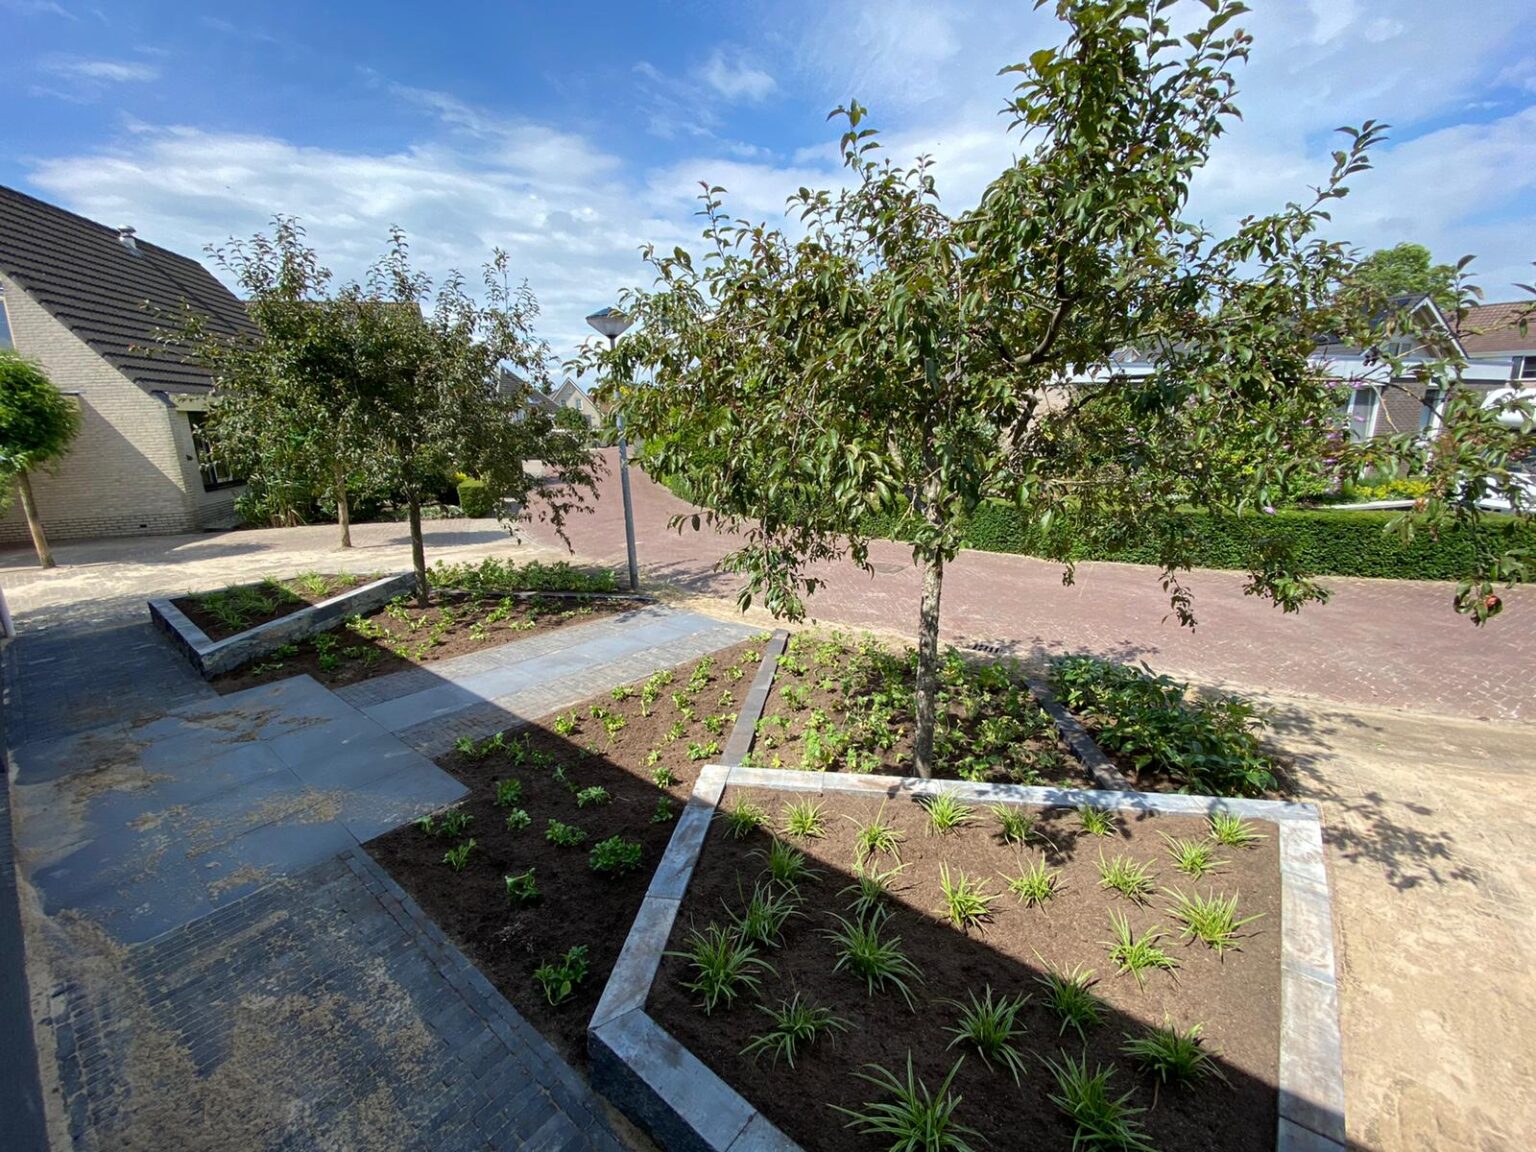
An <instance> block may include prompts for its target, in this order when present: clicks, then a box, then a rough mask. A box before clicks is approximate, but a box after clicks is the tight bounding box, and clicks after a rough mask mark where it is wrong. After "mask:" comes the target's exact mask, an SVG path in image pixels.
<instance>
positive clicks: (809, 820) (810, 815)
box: [784, 800, 827, 840]
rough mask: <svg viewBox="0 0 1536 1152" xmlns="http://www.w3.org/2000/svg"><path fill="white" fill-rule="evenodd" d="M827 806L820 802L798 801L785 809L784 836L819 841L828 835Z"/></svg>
mask: <svg viewBox="0 0 1536 1152" xmlns="http://www.w3.org/2000/svg"><path fill="white" fill-rule="evenodd" d="M825 809H826V805H824V804H822V803H821V802H820V801H818V800H797V801H795V802H794V803H793V804H787V805H785V807H784V834H785V835H786V836H798V837H800V838H801V839H802V840H819V839H821V838H822V837H823V836H825V835H826V834H827V824H826V817H825V815H824V812H825Z"/></svg>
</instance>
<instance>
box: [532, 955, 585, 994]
mask: <svg viewBox="0 0 1536 1152" xmlns="http://www.w3.org/2000/svg"><path fill="white" fill-rule="evenodd" d="M586 978H587V946H586V945H585V944H577V945H575V946H574V947H572V948H570V949H568V950H567V951H566V954H565V955H564V956H562V957H561V958H560V959H559V960H546V961H545V962H544V963H543V964H541V965H539V967H537V968H535V969H534V970H533V980H534V983H536V984H537V985H538V986H539V987H540V988H542V989H543V990H544V998H545V999H546V1000H548V1001H549V1002H550V1003H551V1004H553V1005H555V1006H559V1005H560V1004H563V1003H565V1001H567V1000H569V999H570V998H571V996H572V994H573V993H575V991H576V986H577V985H578V984H580V983H581V982H582V981H583V980H585V979H586Z"/></svg>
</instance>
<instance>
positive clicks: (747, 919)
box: [726, 884, 797, 948]
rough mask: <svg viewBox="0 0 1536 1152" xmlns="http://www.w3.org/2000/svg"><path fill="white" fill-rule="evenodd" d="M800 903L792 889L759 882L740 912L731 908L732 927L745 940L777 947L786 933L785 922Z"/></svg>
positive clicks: (765, 946)
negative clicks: (785, 889)
mask: <svg viewBox="0 0 1536 1152" xmlns="http://www.w3.org/2000/svg"><path fill="white" fill-rule="evenodd" d="M796 904H797V901H796V900H795V897H794V894H793V892H792V891H775V890H774V887H773V886H772V885H771V884H759V885H758V886H757V887H755V888H753V889H752V896H751V899H749V900H747V902H746V904H745V905H744V906H743V907H742V909H741V911H740V912H731V911H730V909H729V908H727V909H726V912H727V914H728V915H729V916H730V918H731V927H733V928H734V929H736V934H737V935H738V936H740V937H741V938H742V939H743V940H746V941H747V942H749V943H751V944H758V945H761V946H762V947H764V948H776V947H778V945H779V942H780V941H781V940H782V939H783V937H784V925H785V924H786V923H787V922H788V921H789V918H790V917H791V916H793V915H795V907H796Z"/></svg>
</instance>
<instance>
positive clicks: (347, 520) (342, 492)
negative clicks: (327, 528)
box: [331, 463, 352, 548]
mask: <svg viewBox="0 0 1536 1152" xmlns="http://www.w3.org/2000/svg"><path fill="white" fill-rule="evenodd" d="M331 479H332V481H333V482H334V484H335V489H336V523H337V524H338V525H339V526H340V527H341V546H342V547H343V548H350V547H352V507H351V505H349V504H348V503H347V474H346V472H345V471H343V469H342V467H341V465H340V464H339V463H337V464H333V465H332V466H331Z"/></svg>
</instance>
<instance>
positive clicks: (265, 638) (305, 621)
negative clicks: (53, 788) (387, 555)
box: [149, 572, 416, 680]
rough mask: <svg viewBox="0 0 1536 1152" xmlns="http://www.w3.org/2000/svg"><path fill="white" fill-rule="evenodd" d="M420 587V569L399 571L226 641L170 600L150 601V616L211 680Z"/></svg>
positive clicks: (257, 626)
mask: <svg viewBox="0 0 1536 1152" xmlns="http://www.w3.org/2000/svg"><path fill="white" fill-rule="evenodd" d="M415 586H416V576H415V573H412V572H402V573H400V574H399V575H396V576H385V577H383V578H381V579H379V580H374V581H372V582H370V583H368V584H364V585H362V586H361V587H360V588H350V589H348V590H347V591H345V592H343V593H341V594H340V595H337V596H332V597H331V598H330V599H329V600H322V601H320V603H318V604H311V605H310V606H309V607H307V608H300V609H299V610H298V611H297V612H290V613H289V614H288V615H287V616H282V617H279V618H278V619H276V620H268V621H267V622H266V623H265V624H258V625H256V627H254V628H248V629H246V630H245V631H244V632H237V633H235V635H233V636H226V637H225V638H224V639H223V640H213V639H210V638H209V636H208V634H207V633H206V632H204V631H203V630H202V629H201V628H199V627H198V626H197V625H196V624H194V623H192V621H191V620H189V619H188V618H187V616H186V614H185V613H184V612H182V610H181V609H180V608H177V607H176V605H175V604H173V603H171V601H169V600H151V601H150V602H149V618H150V620H151V621H152V622H153V623H154V625H155V627H156V628H158V629H160V631H162V632H164V633H165V634H166V635H167V636H169V637H170V638H171V642H172V643H173V644H175V645H176V647H177V648H179V649H180V650H181V652H182V654H183V655H185V656H186V658H187V659H188V660H189V661H191V663H192V667H194V668H196V669H197V670H198V672H200V673H201V674H202V677H203V679H204V680H212V679H213V678H214V677H215V676H217V675H219V674H220V673H222V672H232V671H234V670H235V669H236V668H239V667H241V666H242V665H245V664H248V663H250V662H251V661H252V660H256V659H258V658H260V657H262V656H265V655H267V654H268V653H269V652H273V651H275V650H276V649H278V648H281V647H282V646H283V645H284V644H291V643H293V642H294V641H295V640H302V639H304V637H306V636H313V635H314V634H315V633H317V632H324V631H325V630H326V629H327V628H332V627H334V626H335V625H336V624H337V623H339V622H340V621H342V620H345V619H346V618H347V617H348V616H355V615H357V614H358V613H360V612H371V611H372V610H373V609H375V608H380V607H383V606H384V605H385V604H388V603H389V602H390V601H391V600H393V599H394V598H395V597H396V596H400V595H403V594H405V593H408V592H410V591H411V589H413V588H414V587H415Z"/></svg>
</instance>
